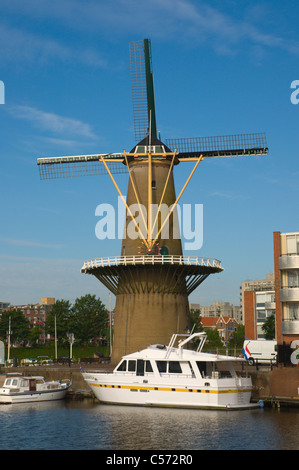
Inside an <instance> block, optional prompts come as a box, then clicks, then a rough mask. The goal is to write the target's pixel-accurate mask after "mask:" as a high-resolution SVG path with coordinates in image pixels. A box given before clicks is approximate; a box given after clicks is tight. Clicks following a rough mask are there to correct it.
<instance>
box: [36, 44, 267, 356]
mask: <svg viewBox="0 0 299 470" xmlns="http://www.w3.org/2000/svg"><path fill="white" fill-rule="evenodd" d="M130 70H131V83H132V96H133V111H134V128H135V139H136V141H137V144H136V145H135V146H134V147H133V148H132V150H131V151H130V152H126V151H123V152H119V153H109V154H96V155H76V156H62V157H50V158H39V159H38V161H37V164H38V167H39V170H40V177H41V179H52V178H60V177H76V176H83V175H103V174H105V175H109V177H110V178H111V181H112V183H113V185H114V187H115V189H116V190H117V192H118V194H119V196H120V197H121V198H122V201H123V203H124V204H125V207H126V219H125V234H128V232H129V229H130V230H131V233H133V234H134V236H126V237H124V238H123V240H122V247H121V254H120V256H112V257H105V258H97V259H94V260H90V261H86V262H84V264H83V266H82V269H81V272H82V273H86V274H92V275H94V276H96V277H97V279H98V280H99V281H101V282H102V284H104V285H105V286H106V287H107V288H108V289H109V290H110V291H111V292H112V293H113V294H114V295H115V296H116V304H115V319H114V341H113V350H112V359H111V360H112V362H116V361H118V360H119V359H120V358H121V356H122V355H124V354H128V353H130V352H132V351H135V350H138V349H141V348H143V347H146V346H147V345H148V344H151V343H162V344H164V343H168V341H169V338H170V336H171V335H172V334H173V333H183V332H184V330H185V329H186V327H188V328H190V327H191V325H190V314H189V304H188V296H189V295H190V294H191V292H193V291H194V290H195V289H196V288H197V287H198V286H199V285H200V284H201V283H202V282H203V281H204V280H205V279H206V278H207V277H208V276H209V275H210V274H213V273H219V272H221V271H222V270H223V268H222V266H221V262H220V261H218V260H215V259H211V258H202V257H186V256H184V255H183V251H182V244H181V239H180V236H174V231H175V227H176V221H177V215H176V208H177V205H178V202H179V200H180V198H181V196H182V194H183V192H184V191H185V189H186V187H187V185H188V184H189V182H190V179H191V177H192V176H193V174H194V172H195V170H196V168H197V166H198V165H199V163H200V162H202V161H203V160H204V159H205V158H215V157H233V156H251V155H266V154H267V153H268V148H267V143H266V137H265V134H264V133H258V134H241V135H231V136H218V137H200V138H180V139H167V140H166V141H165V143H164V142H162V141H161V140H160V139H159V138H158V134H157V124H156V110H155V98H154V82H153V69H152V60H151V44H150V41H149V40H148V39H145V40H143V41H136V42H132V43H130ZM185 162H192V163H193V167H192V170H191V172H190V174H189V177H188V178H187V180H186V182H185V184H184V185H183V188H182V189H181V191H180V193H179V194H178V196H176V192H175V186H174V177H173V172H174V168H175V167H176V166H177V165H178V164H182V163H185ZM118 173H126V174H127V175H128V180H129V181H128V191H127V198H126V199H125V198H124V196H123V195H122V193H121V191H120V189H119V187H118V184H117V181H116V180H115V177H114V176H113V175H115V174H118ZM133 205H135V206H134V207H136V205H137V209H138V210H137V214H138V217H137V216H136V212H135V213H134V212H133V211H132V207H133ZM162 206H163V207H165V206H166V207H167V208H169V210H168V211H167V213H166V214H164V215H163V214H162V211H161V208H162ZM152 207H156V208H157V210H156V212H155V213H154V212H153V210H152ZM132 226H133V231H132ZM166 227H167V229H168V230H166V235H165V230H164V229H165V228H166Z"/></svg>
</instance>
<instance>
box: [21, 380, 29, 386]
mask: <svg viewBox="0 0 299 470" xmlns="http://www.w3.org/2000/svg"><path fill="white" fill-rule="evenodd" d="M21 387H28V380H27V379H25V380H22V382H21Z"/></svg>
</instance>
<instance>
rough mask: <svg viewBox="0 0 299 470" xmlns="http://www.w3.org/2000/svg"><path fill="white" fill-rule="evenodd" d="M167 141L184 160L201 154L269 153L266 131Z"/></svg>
mask: <svg viewBox="0 0 299 470" xmlns="http://www.w3.org/2000/svg"><path fill="white" fill-rule="evenodd" d="M166 142H167V146H168V147H169V148H170V149H172V150H173V149H176V150H177V152H178V153H179V159H182V160H184V159H185V160H186V159H192V158H198V157H199V156H200V155H203V156H204V158H207V157H235V156H241V155H266V154H267V153H268V147H267V140H266V135H265V134H264V133H256V134H237V135H222V136H215V137H194V138H183V139H166Z"/></svg>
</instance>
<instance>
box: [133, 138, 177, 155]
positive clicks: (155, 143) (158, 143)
mask: <svg viewBox="0 0 299 470" xmlns="http://www.w3.org/2000/svg"><path fill="white" fill-rule="evenodd" d="M149 146H151V147H162V148H161V150H160V151H159V152H157V153H162V152H166V153H172V150H170V148H169V147H167V145H165V144H164V143H163V142H161V140H159V139H157V137H155V136H154V135H152V136H151V139H150V142H149V136H148V135H147V136H146V137H145V138H144V139H142V140H141V141H140V142H139V143H138V144H136V145H135V147H134V148H133V149H132V150H131V152H130V153H138V149H137V148H138V147H149ZM140 153H146V152H144V151H143V152H140Z"/></svg>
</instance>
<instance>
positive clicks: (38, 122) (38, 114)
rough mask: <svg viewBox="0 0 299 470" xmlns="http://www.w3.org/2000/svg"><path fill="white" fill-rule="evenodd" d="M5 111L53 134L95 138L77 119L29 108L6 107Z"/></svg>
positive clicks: (88, 126) (86, 126) (89, 128)
mask: <svg viewBox="0 0 299 470" xmlns="http://www.w3.org/2000/svg"><path fill="white" fill-rule="evenodd" d="M6 109H7V111H8V112H9V113H10V114H11V115H12V116H14V117H15V118H18V119H23V120H27V121H30V122H32V123H33V124H34V125H35V126H37V127H39V128H40V129H44V130H46V131H51V132H53V133H58V134H63V135H64V136H65V135H67V136H69V135H73V136H82V137H87V138H95V137H96V136H95V135H94V134H93V132H92V128H91V126H90V125H89V124H86V123H84V122H82V121H80V120H78V119H72V118H68V117H64V116H59V115H58V114H55V113H49V112H46V111H42V110H40V109H37V108H34V107H31V106H20V105H16V106H7V107H6Z"/></svg>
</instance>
